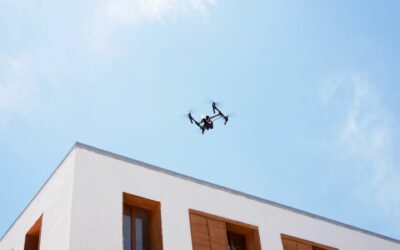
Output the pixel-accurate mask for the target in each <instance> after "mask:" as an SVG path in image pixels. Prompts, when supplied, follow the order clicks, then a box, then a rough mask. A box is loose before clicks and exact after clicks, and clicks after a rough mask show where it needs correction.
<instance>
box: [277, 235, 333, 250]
mask: <svg viewBox="0 0 400 250" xmlns="http://www.w3.org/2000/svg"><path fill="white" fill-rule="evenodd" d="M281 238H282V245H283V249H284V250H337V248H333V247H328V246H325V245H322V244H319V243H315V242H312V241H308V240H303V239H300V238H296V237H293V236H289V235H285V234H281Z"/></svg>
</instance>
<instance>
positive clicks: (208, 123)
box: [188, 102, 228, 134]
mask: <svg viewBox="0 0 400 250" xmlns="http://www.w3.org/2000/svg"><path fill="white" fill-rule="evenodd" d="M211 107H212V110H213V113H214V115H212V116H209V115H206V116H204V117H203V119H201V121H200V122H198V121H196V120H195V119H194V118H193V116H192V113H190V112H189V113H188V117H189V120H190V123H192V124H193V123H194V124H196V125H197V126H198V127H199V128H200V129H201V133H202V134H204V131H206V130H209V129H213V128H214V121H216V120H218V119H219V118H223V119H224V120H225V122H224V124H225V125H226V123H227V122H228V116H227V115H224V114H223V113H222V112H221V110H219V109H218V108H217V104H216V103H215V102H212V105H211Z"/></svg>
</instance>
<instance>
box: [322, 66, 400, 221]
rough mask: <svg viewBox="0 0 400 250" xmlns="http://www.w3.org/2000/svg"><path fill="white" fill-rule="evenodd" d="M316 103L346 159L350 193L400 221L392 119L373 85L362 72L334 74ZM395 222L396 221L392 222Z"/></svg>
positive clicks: (398, 167) (399, 173)
mask: <svg viewBox="0 0 400 250" xmlns="http://www.w3.org/2000/svg"><path fill="white" fill-rule="evenodd" d="M321 96H322V102H323V103H324V104H325V105H326V107H327V108H329V110H330V112H329V113H330V115H331V119H332V120H335V121H336V122H335V124H336V125H335V126H336V127H335V131H336V133H335V134H334V137H335V138H337V139H333V140H334V141H336V143H337V145H338V148H339V149H340V150H341V152H339V153H341V154H344V155H346V156H347V157H349V159H350V161H349V162H350V163H349V164H348V166H346V167H347V168H349V172H348V173H350V174H351V175H352V177H351V178H352V182H353V184H354V187H353V190H351V191H352V192H353V194H354V195H356V196H357V197H358V198H361V199H363V200H364V201H365V202H366V203H368V205H370V207H371V208H375V209H376V210H379V211H380V212H381V213H384V214H385V215H386V216H387V218H388V221H389V222H390V223H393V226H396V224H398V223H399V222H400V192H398V190H400V165H399V162H396V151H395V149H396V145H395V142H394V141H393V138H395V133H396V132H397V131H396V129H395V127H396V126H395V125H396V120H395V116H394V115H393V114H391V113H390V112H389V111H388V109H387V108H386V107H385V103H384V101H383V97H382V95H381V93H380V91H379V88H378V85H377V84H375V83H374V82H372V81H371V80H370V79H369V77H368V74H367V73H366V72H354V73H348V74H346V73H344V74H335V75H334V76H332V77H330V78H328V79H327V80H326V81H325V83H324V88H323V91H322V95H321ZM394 218H397V219H396V220H393V219H394Z"/></svg>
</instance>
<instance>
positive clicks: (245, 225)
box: [0, 143, 400, 250]
mask: <svg viewBox="0 0 400 250" xmlns="http://www.w3.org/2000/svg"><path fill="white" fill-rule="evenodd" d="M22 249H27V250H28V249H29V250H30V249H41V250H63V249H65V250H67V249H68V250H123V249H129V250H132V249H135V250H142V249H152V250H161V249H165V250H190V249H195V250H211V249H212V250H219V249H221V250H222V249H223V250H226V249H231V250H232V249H236V250H237V249H247V250H260V249H264V250H282V249H287V250H332V249H340V250H400V241H399V240H396V239H391V238H388V237H385V236H382V235H378V234H375V233H372V232H368V231H366V230H363V229H359V228H355V227H352V226H349V225H345V224H343V223H340V222H336V221H332V220H329V219H326V218H322V217H320V216H317V215H314V214H310V213H307V212H303V211H300V210H297V209H294V208H291V207H287V206H284V205H280V204H277V203H274V202H271V201H268V200H264V199H262V198H258V197H254V196H251V195H248V194H244V193H241V192H238V191H235V190H231V189H228V188H225V187H221V186H218V185H215V184H212V183H208V182H205V181H201V180H197V179H194V178H192V177H188V176H184V175H181V174H178V173H174V172H171V171H168V170H165V169H161V168H158V167H155V166H151V165H148V164H145V163H143V162H139V161H135V160H132V159H129V158H126V157H123V156H120V155H116V154H113V153H110V152H106V151H104V150H101V149H97V148H94V147H91V146H87V145H83V144H80V143H76V144H75V145H74V147H73V148H72V149H71V151H70V152H69V153H68V155H67V156H66V157H65V159H64V160H63V161H62V163H61V164H60V165H59V167H58V168H57V169H56V170H55V171H54V173H53V174H52V176H51V177H50V178H49V179H48V181H47V182H46V183H45V184H44V186H43V187H42V188H41V189H40V191H39V192H38V194H37V195H36V196H35V197H34V198H33V200H32V201H31V202H30V204H29V205H28V206H27V207H26V209H25V210H24V211H23V212H22V213H21V215H20V216H19V217H18V218H17V219H16V221H15V222H14V224H13V225H12V226H11V227H10V229H9V230H8V231H7V232H6V233H5V235H4V236H3V238H2V239H1V242H0V250H22Z"/></svg>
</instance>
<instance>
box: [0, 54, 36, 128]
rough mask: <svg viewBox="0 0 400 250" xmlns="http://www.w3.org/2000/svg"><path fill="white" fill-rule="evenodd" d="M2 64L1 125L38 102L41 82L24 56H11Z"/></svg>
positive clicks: (0, 88)
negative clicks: (37, 79) (35, 76)
mask: <svg viewBox="0 0 400 250" xmlns="http://www.w3.org/2000/svg"><path fill="white" fill-rule="evenodd" d="M0 65H1V69H0V73H1V75H2V78H0V125H5V124H6V123H7V121H8V120H9V119H11V118H13V117H16V116H19V115H24V114H26V113H28V112H29V111H30V110H31V108H32V107H33V106H34V105H35V104H36V103H37V101H38V94H39V84H38V82H37V81H36V80H35V79H34V78H33V77H32V67H31V63H30V62H29V60H28V58H26V57H24V56H18V57H9V58H8V59H5V60H3V61H2V62H1V63H0Z"/></svg>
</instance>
